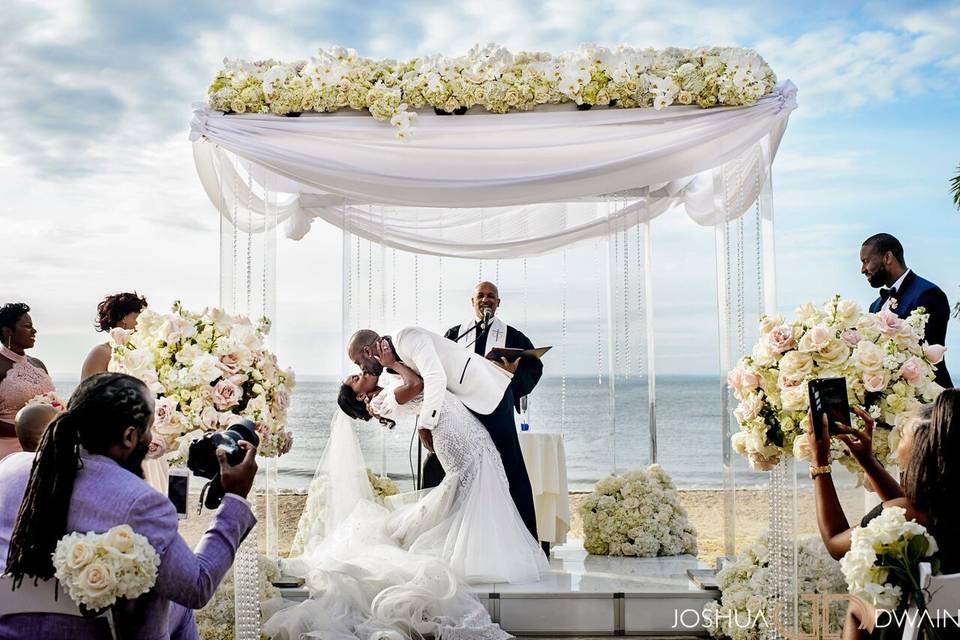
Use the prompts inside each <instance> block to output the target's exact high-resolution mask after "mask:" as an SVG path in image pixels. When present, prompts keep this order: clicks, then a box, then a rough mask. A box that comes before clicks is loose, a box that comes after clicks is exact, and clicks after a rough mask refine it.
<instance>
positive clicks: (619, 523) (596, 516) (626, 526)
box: [580, 464, 697, 557]
mask: <svg viewBox="0 0 960 640" xmlns="http://www.w3.org/2000/svg"><path fill="white" fill-rule="evenodd" d="M580 513H581V515H582V516H583V538H584V539H583V546H584V548H585V549H586V550H587V552H588V553H592V554H594V555H611V556H638V557H653V556H675V555H680V554H683V553H690V554H694V555H695V554H696V553H697V532H696V530H695V529H694V528H693V526H692V525H691V524H690V522H689V520H688V519H687V511H686V509H684V508H683V506H682V505H681V504H680V495H679V493H678V492H677V488H676V486H675V485H674V484H673V481H672V480H671V479H670V476H668V475H667V472H666V471H664V470H663V468H662V467H661V466H660V465H658V464H653V465H650V466H649V467H648V468H647V469H645V470H637V471H630V472H629V473H626V474H624V475H622V476H608V477H606V478H604V479H603V480H601V481H600V482H598V483H597V485H596V487H595V488H594V490H593V492H592V493H591V494H590V495H589V496H587V499H586V500H584V502H583V504H582V505H581V506H580Z"/></svg>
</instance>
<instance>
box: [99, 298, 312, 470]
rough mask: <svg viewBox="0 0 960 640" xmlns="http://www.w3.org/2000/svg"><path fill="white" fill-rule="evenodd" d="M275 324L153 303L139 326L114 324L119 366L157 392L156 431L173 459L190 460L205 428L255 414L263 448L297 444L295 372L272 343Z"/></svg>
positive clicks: (272, 450) (272, 452)
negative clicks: (292, 408) (292, 428)
mask: <svg viewBox="0 0 960 640" xmlns="http://www.w3.org/2000/svg"><path fill="white" fill-rule="evenodd" d="M269 330H270V323H269V321H268V320H267V319H265V318H264V319H263V320H262V321H261V322H260V323H259V324H258V325H257V326H254V325H253V324H252V323H251V322H250V320H249V318H246V317H244V316H233V315H229V314H227V313H226V312H224V311H223V310H221V309H205V310H204V311H202V312H201V313H193V312H190V311H187V310H186V309H184V308H183V307H181V306H180V303H179V302H178V303H175V304H174V305H173V310H172V312H171V313H168V314H158V313H155V312H153V311H150V310H149V309H146V310H144V311H143V313H141V314H140V317H139V318H138V319H137V327H136V329H135V330H134V331H132V332H130V331H124V330H122V329H121V330H119V331H116V330H115V331H114V332H111V334H110V338H111V342H112V344H113V355H112V358H111V361H110V370H111V371H120V372H123V373H128V374H130V375H132V376H135V377H137V378H139V379H141V380H143V381H144V382H145V383H146V384H147V386H148V387H149V388H150V390H151V391H153V392H154V393H156V394H157V401H156V416H155V421H154V425H153V430H154V433H156V434H159V435H160V436H162V437H163V438H164V439H165V440H166V445H167V451H168V453H167V454H166V455H167V459H168V461H170V462H171V463H177V462H181V461H183V460H185V459H186V454H187V450H188V448H189V445H190V442H191V441H192V440H193V439H195V438H197V437H200V436H201V435H203V433H204V432H205V431H215V430H218V429H224V428H226V427H227V426H229V425H230V424H231V423H233V422H234V421H235V420H236V419H237V418H238V417H243V418H249V419H250V420H252V421H253V422H255V423H256V425H257V434H258V435H259V436H260V445H259V447H258V453H259V454H260V455H261V456H265V457H272V456H276V455H280V454H283V453H286V452H287V451H288V450H289V449H290V446H291V444H292V436H291V434H290V433H289V432H288V431H286V430H285V428H284V427H285V424H286V419H287V407H288V405H289V402H290V394H291V392H292V391H293V387H294V374H293V371H292V370H290V369H287V370H283V369H281V368H280V367H279V365H278V364H277V358H276V356H275V355H273V354H272V353H270V352H269V351H268V350H267V348H266V346H265V345H264V338H265V336H266V335H267V333H268V332H269Z"/></svg>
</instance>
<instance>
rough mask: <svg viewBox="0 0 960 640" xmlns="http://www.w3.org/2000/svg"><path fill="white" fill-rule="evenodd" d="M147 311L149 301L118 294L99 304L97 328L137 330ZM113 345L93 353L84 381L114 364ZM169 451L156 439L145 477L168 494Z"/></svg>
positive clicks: (105, 344) (103, 345)
mask: <svg viewBox="0 0 960 640" xmlns="http://www.w3.org/2000/svg"><path fill="white" fill-rule="evenodd" d="M146 308H147V299H146V298H144V297H143V296H141V295H138V294H137V293H136V292H133V293H114V294H113V295H109V296H107V297H106V298H104V299H103V300H101V301H100V304H98V305H97V319H96V321H94V328H96V330H97V331H102V332H104V333H109V332H110V331H112V330H113V329H123V330H125V331H133V330H134V329H135V328H136V326H137V318H139V317H140V313H141V312H142V311H143V310H144V309H146ZM110 355H111V351H110V342H109V341H107V342H101V343H100V344H98V345H96V346H95V347H93V348H92V349H91V350H90V353H88V354H87V358H86V360H84V361H83V369H82V370H81V372H80V379H81V380H86V379H87V378H89V377H90V376H92V375H93V374H95V373H103V372H104V371H106V370H107V368H108V366H109V365H110ZM165 451H166V444H165V442H164V440H163V438H161V437H160V436H156V435H155V436H154V437H153V442H152V443H151V450H150V454H149V455H148V456H147V459H146V460H144V461H143V477H144V479H145V480H146V481H147V484H149V485H150V486H151V487H153V488H154V489H156V490H157V491H159V492H160V493H162V494H164V495H166V493H167V483H168V478H169V475H170V465H168V464H167V461H166V459H165V458H163V457H162V455H163V453H164V452H165Z"/></svg>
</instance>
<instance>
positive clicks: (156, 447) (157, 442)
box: [147, 434, 167, 460]
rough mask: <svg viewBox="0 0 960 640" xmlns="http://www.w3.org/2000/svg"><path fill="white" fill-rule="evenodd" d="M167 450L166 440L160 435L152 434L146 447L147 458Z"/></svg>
mask: <svg viewBox="0 0 960 640" xmlns="http://www.w3.org/2000/svg"><path fill="white" fill-rule="evenodd" d="M166 452H167V442H166V440H164V439H163V438H162V437H160V436H158V435H156V434H154V436H153V438H152V439H151V440H150V446H149V447H148V448H147V458H149V459H150V460H154V459H156V458H159V457H160V456H162V455H163V454H165V453H166Z"/></svg>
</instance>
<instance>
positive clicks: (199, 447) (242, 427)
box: [187, 418, 260, 509]
mask: <svg viewBox="0 0 960 640" xmlns="http://www.w3.org/2000/svg"><path fill="white" fill-rule="evenodd" d="M241 440H246V441H247V442H249V443H250V444H252V445H253V446H255V447H256V446H258V445H259V444H260V438H259V436H257V426H256V425H255V424H254V423H253V421H252V420H248V419H246V418H243V419H241V420H238V421H237V422H236V423H234V424H232V425H230V426H229V427H227V429H226V430H225V431H214V432H211V433H205V434H204V435H203V437H202V438H198V439H197V440H194V441H193V442H191V443H190V452H189V453H188V454H187V468H188V469H190V471H192V472H193V473H194V474H196V475H198V476H200V477H201V478H208V479H209V480H210V482H208V483H207V485H206V486H205V487H204V488H203V491H201V492H200V500H201V501H202V502H203V505H204V506H205V507H206V508H207V509H216V508H217V507H219V506H220V503H221V502H222V501H223V496H224V491H223V485H222V484H221V483H220V461H219V460H217V449H223V451H224V453H226V454H227V464H229V465H230V466H231V467H234V466H236V465H238V464H240V463H241V462H243V457H244V455H245V454H244V451H243V449H242V448H241V447H240V444H239V443H240V441H241ZM204 496H206V497H204Z"/></svg>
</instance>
